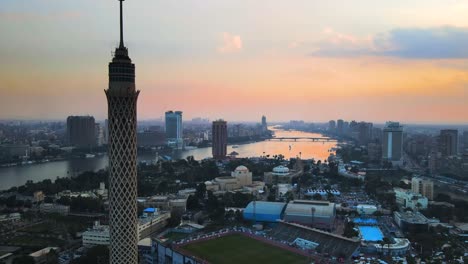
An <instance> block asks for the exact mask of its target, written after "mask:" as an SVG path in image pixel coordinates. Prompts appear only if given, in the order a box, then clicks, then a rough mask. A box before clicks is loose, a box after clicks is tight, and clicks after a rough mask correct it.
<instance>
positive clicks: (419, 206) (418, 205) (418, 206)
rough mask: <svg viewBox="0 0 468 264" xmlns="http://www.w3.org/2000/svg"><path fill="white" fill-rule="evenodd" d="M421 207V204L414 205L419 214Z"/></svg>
mask: <svg viewBox="0 0 468 264" xmlns="http://www.w3.org/2000/svg"><path fill="white" fill-rule="evenodd" d="M421 207H422V204H421V203H420V202H417V203H416V208H417V210H418V212H419V210H421Z"/></svg>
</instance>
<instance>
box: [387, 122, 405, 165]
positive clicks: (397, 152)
mask: <svg viewBox="0 0 468 264" xmlns="http://www.w3.org/2000/svg"><path fill="white" fill-rule="evenodd" d="M402 155H403V127H402V126H400V123H398V122H387V124H386V125H385V128H384V130H383V146H382V158H383V159H384V160H387V161H391V162H399V161H401V158H402Z"/></svg>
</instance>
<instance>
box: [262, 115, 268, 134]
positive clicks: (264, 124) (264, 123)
mask: <svg viewBox="0 0 468 264" xmlns="http://www.w3.org/2000/svg"><path fill="white" fill-rule="evenodd" d="M267 131H268V124H267V119H266V116H262V133H265V132H267Z"/></svg>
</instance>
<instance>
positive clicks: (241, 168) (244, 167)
mask: <svg viewBox="0 0 468 264" xmlns="http://www.w3.org/2000/svg"><path fill="white" fill-rule="evenodd" d="M235 171H237V172H249V169H247V167H246V166H243V165H241V166H238V167H237V168H236V170H235Z"/></svg>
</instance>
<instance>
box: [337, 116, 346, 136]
mask: <svg viewBox="0 0 468 264" xmlns="http://www.w3.org/2000/svg"><path fill="white" fill-rule="evenodd" d="M336 133H338V135H343V133H344V121H343V119H338V121H337V122H336Z"/></svg>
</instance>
